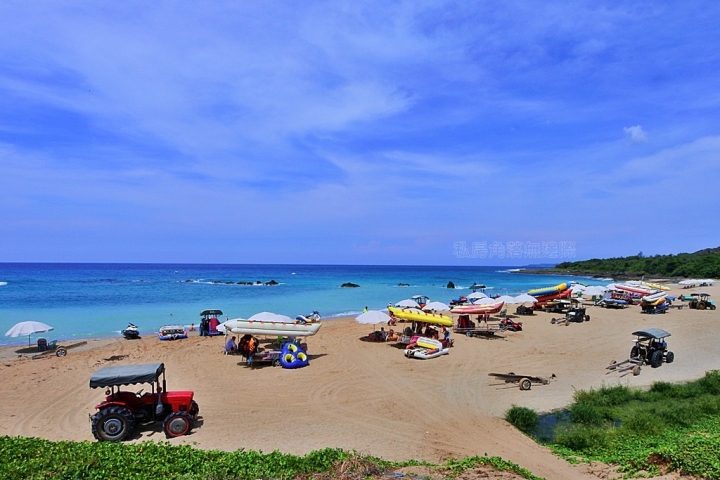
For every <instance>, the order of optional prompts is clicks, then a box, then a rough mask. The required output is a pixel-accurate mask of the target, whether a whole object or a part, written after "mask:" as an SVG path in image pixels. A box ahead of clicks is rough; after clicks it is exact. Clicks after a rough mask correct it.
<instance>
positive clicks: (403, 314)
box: [388, 306, 453, 327]
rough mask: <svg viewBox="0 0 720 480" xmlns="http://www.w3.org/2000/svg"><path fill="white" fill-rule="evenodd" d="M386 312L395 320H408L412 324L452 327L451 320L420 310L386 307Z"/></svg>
mask: <svg viewBox="0 0 720 480" xmlns="http://www.w3.org/2000/svg"><path fill="white" fill-rule="evenodd" d="M388 311H389V312H390V313H391V314H392V315H394V316H395V317H397V318H400V319H402V320H410V321H414V322H423V323H431V324H433V325H442V326H445V327H452V326H453V321H452V318H450V317H446V316H445V315H439V314H436V313H425V312H421V311H420V310H411V309H404V308H396V307H390V306H388Z"/></svg>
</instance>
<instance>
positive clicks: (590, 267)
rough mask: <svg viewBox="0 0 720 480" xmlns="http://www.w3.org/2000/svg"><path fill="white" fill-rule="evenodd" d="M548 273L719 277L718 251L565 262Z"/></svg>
mask: <svg viewBox="0 0 720 480" xmlns="http://www.w3.org/2000/svg"><path fill="white" fill-rule="evenodd" d="M551 271H557V272H558V273H561V272H562V273H569V272H582V273H594V274H606V275H617V274H620V275H636V276H640V275H652V276H662V277H696V278H718V277H720V247H717V248H708V249H705V250H700V251H698V252H695V253H680V254H678V255H655V256H652V257H646V256H644V255H642V253H640V254H638V255H635V256H633V257H619V258H606V259H597V258H596V259H592V260H585V261H582V262H564V263H561V264H559V265H557V266H556V267H555V268H554V269H551Z"/></svg>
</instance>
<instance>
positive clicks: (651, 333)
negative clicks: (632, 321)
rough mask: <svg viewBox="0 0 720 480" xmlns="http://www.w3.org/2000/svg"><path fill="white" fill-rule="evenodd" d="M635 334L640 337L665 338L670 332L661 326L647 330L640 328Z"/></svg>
mask: <svg viewBox="0 0 720 480" xmlns="http://www.w3.org/2000/svg"><path fill="white" fill-rule="evenodd" d="M632 334H633V335H637V336H638V337H643V338H665V337H669V336H670V334H669V333H668V332H666V331H665V330H661V329H659V328H648V329H647V330H638V331H637V332H633V333H632Z"/></svg>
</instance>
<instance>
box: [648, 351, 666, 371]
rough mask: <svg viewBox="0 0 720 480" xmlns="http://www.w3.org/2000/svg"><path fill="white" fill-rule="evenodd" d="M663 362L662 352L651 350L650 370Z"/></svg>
mask: <svg viewBox="0 0 720 480" xmlns="http://www.w3.org/2000/svg"><path fill="white" fill-rule="evenodd" d="M662 362H663V352H662V351H661V350H653V352H652V353H651V354H650V362H649V363H650V366H651V367H652V368H658V367H659V366H660V365H662Z"/></svg>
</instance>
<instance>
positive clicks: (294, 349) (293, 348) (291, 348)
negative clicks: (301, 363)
mask: <svg viewBox="0 0 720 480" xmlns="http://www.w3.org/2000/svg"><path fill="white" fill-rule="evenodd" d="M287 349H288V351H290V352H293V353H295V352H297V351H298V346H297V345H295V344H294V343H288V347H287Z"/></svg>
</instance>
